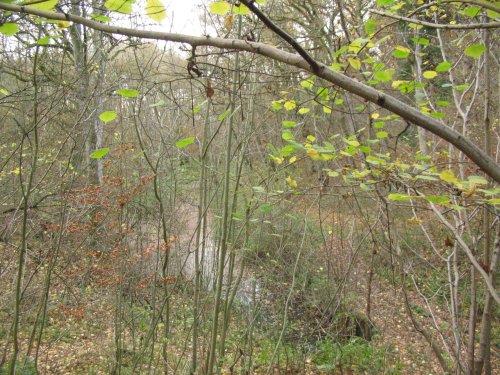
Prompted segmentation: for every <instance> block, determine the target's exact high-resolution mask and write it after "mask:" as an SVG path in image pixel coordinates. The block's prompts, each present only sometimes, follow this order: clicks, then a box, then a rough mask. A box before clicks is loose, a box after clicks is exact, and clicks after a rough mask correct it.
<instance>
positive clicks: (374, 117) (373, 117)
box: [372, 112, 380, 120]
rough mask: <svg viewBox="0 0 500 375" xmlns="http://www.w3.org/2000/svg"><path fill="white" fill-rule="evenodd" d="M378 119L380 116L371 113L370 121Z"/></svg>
mask: <svg viewBox="0 0 500 375" xmlns="http://www.w3.org/2000/svg"><path fill="white" fill-rule="evenodd" d="M379 117H380V114H378V113H377V112H375V113H372V119H374V120H376V119H378V118H379Z"/></svg>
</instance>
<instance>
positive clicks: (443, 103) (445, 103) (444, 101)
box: [436, 100, 450, 107]
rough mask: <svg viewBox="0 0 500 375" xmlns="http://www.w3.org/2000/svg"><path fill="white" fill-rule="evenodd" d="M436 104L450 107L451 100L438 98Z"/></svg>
mask: <svg viewBox="0 0 500 375" xmlns="http://www.w3.org/2000/svg"><path fill="white" fill-rule="evenodd" d="M436 104H437V105H438V106H440V107H448V106H449V105H450V102H447V101H446V100H438V101H437V102H436Z"/></svg>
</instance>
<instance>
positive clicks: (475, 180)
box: [467, 176, 488, 185]
mask: <svg viewBox="0 0 500 375" xmlns="http://www.w3.org/2000/svg"><path fill="white" fill-rule="evenodd" d="M467 179H468V180H469V181H470V182H472V183H474V184H476V185H487V184H488V180H486V179H485V178H484V177H482V176H469V177H468V178H467Z"/></svg>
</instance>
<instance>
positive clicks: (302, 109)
mask: <svg viewBox="0 0 500 375" xmlns="http://www.w3.org/2000/svg"><path fill="white" fill-rule="evenodd" d="M310 110H311V108H307V107H303V108H301V109H299V110H298V111H297V113H298V114H299V115H305V114H306V113H307V112H309V111H310Z"/></svg>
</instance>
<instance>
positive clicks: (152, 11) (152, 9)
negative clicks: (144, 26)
mask: <svg viewBox="0 0 500 375" xmlns="http://www.w3.org/2000/svg"><path fill="white" fill-rule="evenodd" d="M146 14H147V16H148V17H149V18H151V19H152V20H153V21H156V22H158V23H160V22H161V21H163V20H164V19H165V18H166V17H167V12H166V10H165V5H163V3H162V2H161V0H146Z"/></svg>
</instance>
